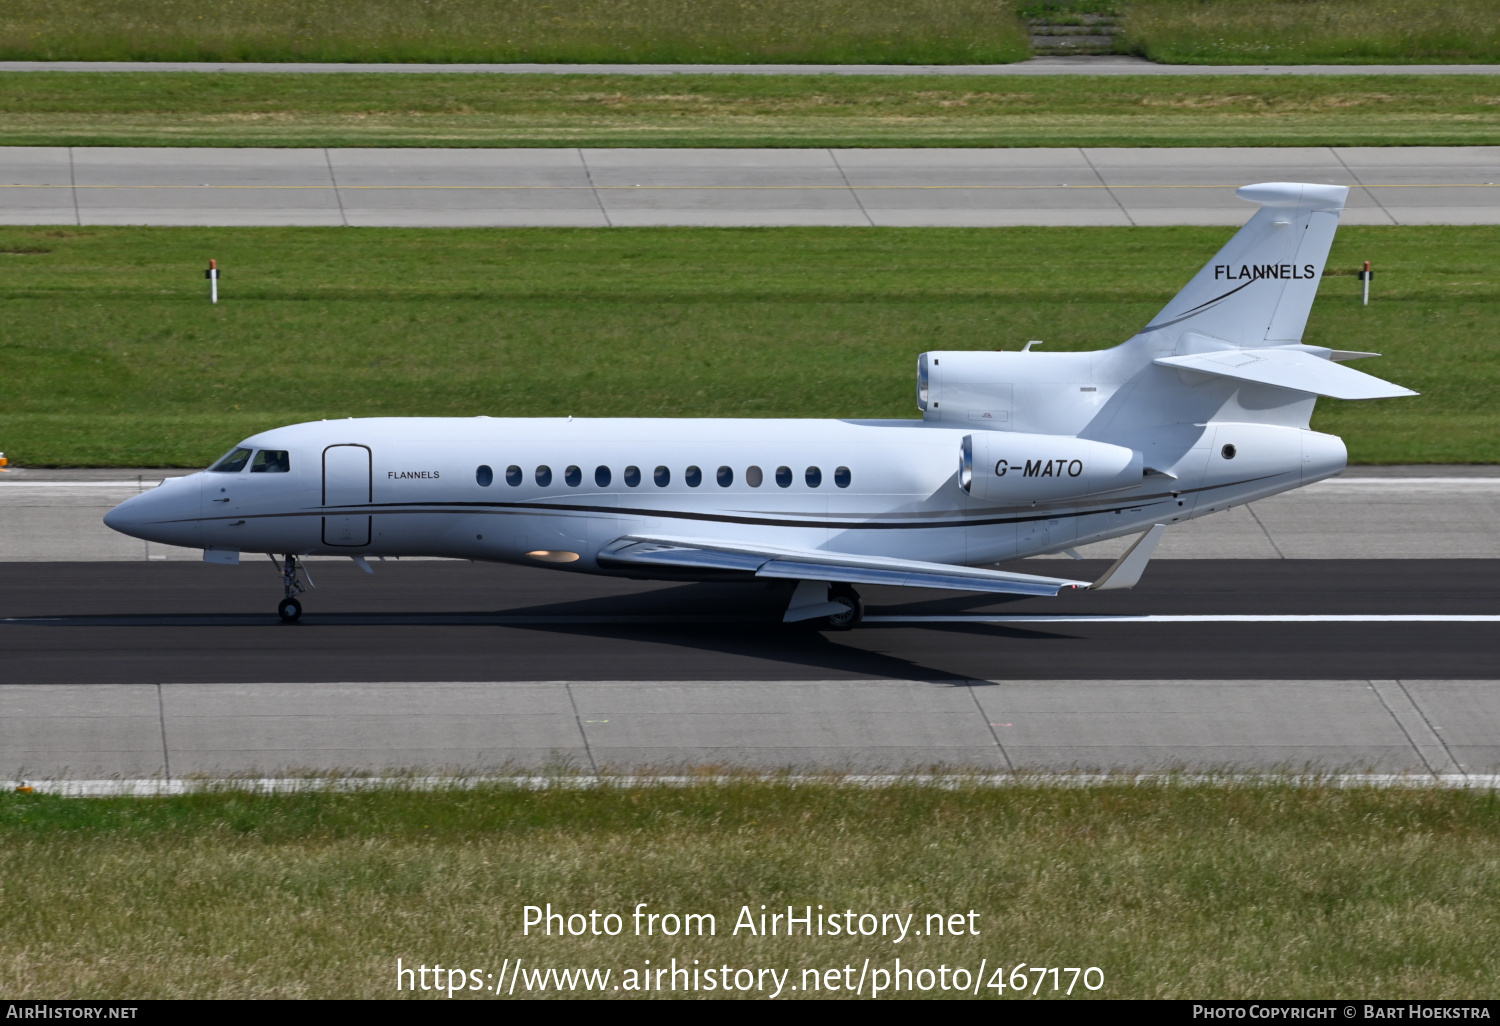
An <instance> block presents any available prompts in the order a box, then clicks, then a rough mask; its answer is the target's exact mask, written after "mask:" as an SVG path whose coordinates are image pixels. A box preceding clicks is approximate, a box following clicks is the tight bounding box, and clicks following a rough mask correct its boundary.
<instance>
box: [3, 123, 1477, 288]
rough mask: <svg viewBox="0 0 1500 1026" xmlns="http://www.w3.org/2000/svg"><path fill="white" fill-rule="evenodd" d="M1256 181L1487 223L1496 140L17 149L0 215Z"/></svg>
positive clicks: (999, 197)
mask: <svg viewBox="0 0 1500 1026" xmlns="http://www.w3.org/2000/svg"><path fill="white" fill-rule="evenodd" d="M1266 181H1282V182H1284V181H1294V182H1319V183H1328V184H1334V185H1346V186H1349V187H1350V188H1351V192H1350V195H1349V202H1348V206H1347V207H1346V208H1345V210H1344V214H1343V218H1342V220H1343V223H1344V224H1379V225H1405V224H1500V186H1497V185H1496V183H1497V182H1500V147H1495V146H1453V147H1441V146H1410V147H1329V146H1304V147H1260V148H1257V147H1222V148H1207V147H1205V148H1189V147H1184V148H1180V149H1176V148H1174V149H1170V150H1160V149H1149V148H1147V149H1137V148H1107V147H1088V148H1079V147H1055V148H1016V149H979V148H973V149H943V148H936V147H934V148H919V149H880V148H871V149H822V148H807V149H796V148H787V149H748V148H747V149H693V148H682V149H632V148H628V147H622V148H610V149H578V148H540V147H538V148H523V149H419V148H396V149H270V148H254V147H245V148H213V147H157V148H137V147H125V146H120V147H57V146H37V147H25V146H12V147H0V224H72V225H223V226H234V225H325V226H356V227H357V226H387V227H503V226H519V225H530V226H573V227H617V226H618V227H625V226H655V225H679V226H709V227H713V226H717V227H727V226H767V225H833V226H838V225H843V226H855V227H861V226H862V227H871V226H882V227H917V226H958V227H990V226H1005V225H1101V226H1129V225H1192V224H1201V225H1226V226H1229V225H1240V224H1243V223H1244V222H1245V221H1246V220H1247V219H1248V218H1249V217H1250V214H1251V213H1252V212H1253V207H1252V206H1251V205H1250V204H1248V203H1245V202H1243V201H1241V200H1239V199H1237V198H1236V197H1235V195H1234V190H1235V188H1237V187H1238V186H1241V185H1246V184H1250V183H1253V182H1266ZM224 288H225V289H226V290H229V291H227V292H226V296H229V295H232V277H230V278H226V281H225V284H224Z"/></svg>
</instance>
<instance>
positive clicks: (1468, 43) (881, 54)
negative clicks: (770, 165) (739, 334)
mask: <svg viewBox="0 0 1500 1026" xmlns="http://www.w3.org/2000/svg"><path fill="white" fill-rule="evenodd" d="M1059 11H1061V12H1062V13H1063V14H1064V15H1066V13H1067V12H1071V11H1106V12H1118V13H1120V14H1122V15H1124V27H1125V34H1124V36H1123V37H1121V46H1120V48H1121V49H1122V50H1125V51H1127V52H1133V53H1138V54H1141V55H1142V56H1146V57H1149V58H1150V59H1152V60H1156V61H1162V62H1166V63H1190V64H1217V63H1222V64H1300V63H1334V64H1357V63H1372V62H1373V63H1442V62H1460V63H1469V62H1495V61H1500V3H1497V0H1448V2H1446V3H1444V4H1442V5H1440V6H1435V5H1433V4H1431V3H1429V2H1426V0H1381V3H1380V4H1379V5H1378V6H1377V7H1373V8H1372V6H1371V5H1370V4H1369V3H1368V2H1367V0H1028V2H1023V3H1021V4H1019V5H1017V4H1013V3H1010V2H1007V0H995V2H983V0H908V2H906V3H901V4H880V3H873V2H871V0H549V2H547V3H536V2H526V0H422V2H418V0H298V2H292V0H223V2H221V3H217V4H212V5H204V4H199V3H191V2H189V0H10V2H9V3H7V4H5V5H4V6H3V7H0V60H152V61H395V62H404V61H422V62H426V61H431V62H439V63H441V62H454V61H481V62H518V61H541V62H559V63H579V62H593V61H599V62H606V63H650V62H686V63H803V62H806V63H832V64H837V63H846V64H847V63H878V64H989V63H1006V62H1010V61H1017V60H1024V59H1025V58H1026V57H1028V56H1030V53H1031V47H1030V42H1029V39H1028V34H1027V30H1026V27H1025V26H1024V24H1023V23H1022V20H1021V18H1020V17H1018V16H1017V15H1018V14H1019V15H1022V16H1025V17H1033V16H1036V15H1038V14H1047V13H1053V14H1056V13H1058V12H1059ZM1063 20H1066V17H1064V19H1063Z"/></svg>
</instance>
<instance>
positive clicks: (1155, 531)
mask: <svg viewBox="0 0 1500 1026" xmlns="http://www.w3.org/2000/svg"><path fill="white" fill-rule="evenodd" d="M1166 529H1167V525H1166V524H1156V525H1154V526H1153V527H1152V528H1151V530H1149V531H1147V532H1146V533H1145V534H1143V535H1141V536H1140V537H1139V538H1137V539H1136V540H1135V544H1134V545H1132V546H1130V548H1128V549H1126V550H1125V554H1124V555H1123V556H1121V557H1120V558H1119V559H1117V560H1115V562H1114V565H1113V566H1111V567H1110V568H1109V569H1108V570H1106V571H1104V576H1103V577H1100V578H1099V579H1098V580H1097V581H1095V582H1094V583H1093V584H1091V585H1089V590H1090V591H1117V590H1121V589H1124V588H1134V587H1135V586H1136V584H1137V582H1139V581H1140V579H1141V574H1143V573H1145V572H1146V564H1147V563H1149V562H1151V555H1152V553H1154V552H1155V551H1156V543H1157V542H1159V541H1161V536H1162V534H1163V533H1164V532H1165V531H1166Z"/></svg>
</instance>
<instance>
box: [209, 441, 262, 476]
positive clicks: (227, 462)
mask: <svg viewBox="0 0 1500 1026" xmlns="http://www.w3.org/2000/svg"><path fill="white" fill-rule="evenodd" d="M250 453H251V450H249V449H242V448H240V447H239V446H235V447H234V448H233V449H230V450H229V451H228V452H226V453H225V454H224V455H223V456H221V457H219V461H218V462H217V463H215V464H214V465H213V466H211V467H209V468H208V469H209V470H212V471H215V472H216V473H220V474H238V473H239V472H240V471H242V470H244V469H245V464H246V463H248V462H250Z"/></svg>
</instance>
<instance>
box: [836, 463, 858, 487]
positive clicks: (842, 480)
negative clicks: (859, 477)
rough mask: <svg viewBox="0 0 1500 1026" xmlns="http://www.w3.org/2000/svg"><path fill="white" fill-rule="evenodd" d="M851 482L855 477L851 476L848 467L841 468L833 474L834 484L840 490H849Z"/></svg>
mask: <svg viewBox="0 0 1500 1026" xmlns="http://www.w3.org/2000/svg"><path fill="white" fill-rule="evenodd" d="M851 480H853V477H852V476H851V475H850V473H849V468H848V467H840V468H838V469H837V470H835V471H834V472H833V483H834V484H836V485H838V486H839V487H840V488H848V487H849V482H850V481H851Z"/></svg>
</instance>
